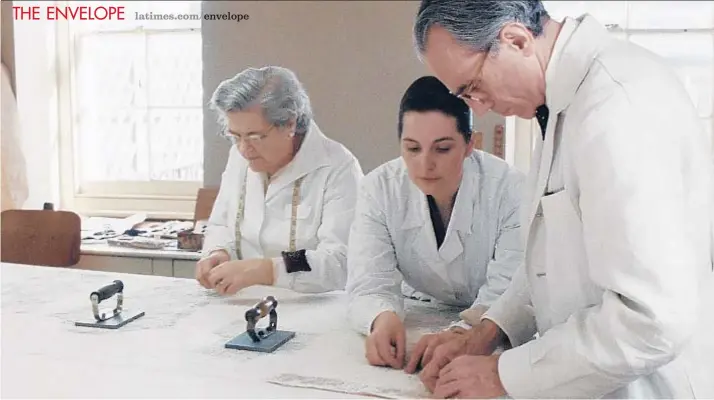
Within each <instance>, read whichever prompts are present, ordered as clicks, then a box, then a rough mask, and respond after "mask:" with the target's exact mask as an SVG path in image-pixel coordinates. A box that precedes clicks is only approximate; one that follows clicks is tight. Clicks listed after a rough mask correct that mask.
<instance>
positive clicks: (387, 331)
mask: <svg viewBox="0 0 714 400" xmlns="http://www.w3.org/2000/svg"><path fill="white" fill-rule="evenodd" d="M406 336H407V333H406V329H405V328H404V324H403V323H402V320H401V319H399V317H398V316H397V314H395V313H394V312H392V311H384V312H382V313H381V314H379V315H378V316H377V318H375V319H374V322H373V323H372V333H370V334H369V336H367V340H366V341H365V353H366V354H365V355H366V357H367V361H368V362H369V363H370V364H371V365H376V366H381V367H386V366H389V367H392V368H395V369H401V368H402V367H403V366H404V356H405V353H406V341H407V340H406Z"/></svg>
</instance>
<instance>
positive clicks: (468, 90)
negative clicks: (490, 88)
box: [451, 49, 489, 103]
mask: <svg viewBox="0 0 714 400" xmlns="http://www.w3.org/2000/svg"><path fill="white" fill-rule="evenodd" d="M484 54H485V57H484V58H482V59H481V61H480V62H479V64H478V65H477V68H476V77H475V78H473V79H471V80H470V81H468V82H467V83H466V84H464V85H461V86H459V88H458V89H456V91H455V92H451V94H452V95H454V96H456V97H458V98H460V99H462V100H472V101H476V102H479V103H483V100H481V99H479V98H477V97H475V96H473V93H474V92H476V91H478V90H479V88H480V86H481V80H482V78H483V67H484V65H486V59H487V58H488V54H489V50H488V49H486V51H485V52H484Z"/></svg>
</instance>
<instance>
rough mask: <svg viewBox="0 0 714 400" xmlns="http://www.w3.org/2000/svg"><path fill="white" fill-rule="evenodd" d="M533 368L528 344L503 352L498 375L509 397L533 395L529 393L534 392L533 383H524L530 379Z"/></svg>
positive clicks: (499, 360) (499, 361)
mask: <svg viewBox="0 0 714 400" xmlns="http://www.w3.org/2000/svg"><path fill="white" fill-rule="evenodd" d="M531 368H532V365H531V359H530V349H529V348H528V346H521V347H515V348H512V349H509V350H506V351H504V352H503V353H501V355H500V358H499V359H498V376H499V379H500V380H501V385H503V388H504V389H505V390H506V393H507V394H508V396H509V397H511V398H514V399H515V398H521V397H524V398H529V397H533V396H530V395H529V394H531V395H532V394H533V393H534V392H533V391H532V390H533V389H534V388H533V387H532V385H524V382H525V381H528V380H529V379H530V376H531ZM525 386H528V387H525Z"/></svg>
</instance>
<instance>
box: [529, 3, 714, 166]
mask: <svg viewBox="0 0 714 400" xmlns="http://www.w3.org/2000/svg"><path fill="white" fill-rule="evenodd" d="M543 3H544V4H545V8H546V10H548V12H549V13H550V14H551V16H552V17H553V18H555V19H562V18H563V17H565V16H571V17H577V16H580V15H582V14H584V13H589V14H591V15H592V16H593V17H595V18H596V19H598V20H599V21H600V22H601V23H603V24H606V25H608V26H609V27H610V30H611V31H612V33H613V35H617V36H619V37H621V38H623V39H626V40H630V41H632V42H633V43H637V44H638V45H640V46H643V47H645V48H647V49H649V50H651V51H653V52H655V53H657V54H659V55H660V56H662V57H664V58H665V60H666V61H667V62H669V64H670V65H671V66H672V67H673V68H674V69H675V71H676V72H677V74H678V76H679V78H680V79H681V81H682V83H683V84H684V86H685V87H686V89H687V91H688V92H689V95H690V98H691V99H692V102H693V103H694V106H695V107H696V108H697V110H698V112H699V117H700V118H701V121H702V124H703V126H704V129H705V130H706V131H707V132H708V133H709V135H710V137H712V141H713V142H714V136H712V130H713V127H714V118H713V117H714V115H713V114H714V102H712V97H714V2H711V1H594V2H588V1H544V2H543ZM712 154H713V155H714V148H712Z"/></svg>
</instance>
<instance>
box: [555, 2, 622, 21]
mask: <svg viewBox="0 0 714 400" xmlns="http://www.w3.org/2000/svg"><path fill="white" fill-rule="evenodd" d="M543 5H544V6H545V9H546V11H548V14H550V16H551V17H552V18H554V19H556V20H562V19H563V18H564V17H573V18H577V17H579V16H581V15H583V14H586V13H587V14H590V15H592V16H593V17H595V19H597V20H598V21H599V22H600V23H601V24H604V25H610V24H617V25H620V26H622V27H624V26H625V24H626V23H627V2H625V1H544V2H543Z"/></svg>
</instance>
